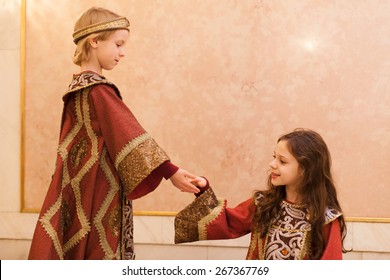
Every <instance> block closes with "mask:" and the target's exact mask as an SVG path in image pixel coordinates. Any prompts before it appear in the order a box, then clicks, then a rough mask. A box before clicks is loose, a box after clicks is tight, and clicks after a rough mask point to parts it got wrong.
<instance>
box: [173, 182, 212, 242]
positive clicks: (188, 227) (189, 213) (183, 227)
mask: <svg viewBox="0 0 390 280" xmlns="http://www.w3.org/2000/svg"><path fill="white" fill-rule="evenodd" d="M217 206H218V199H217V197H216V196H215V194H214V192H213V190H212V189H211V188H209V189H207V190H206V191H205V192H204V193H202V194H201V195H200V196H198V197H197V198H196V199H195V200H194V201H193V202H192V203H190V204H189V205H187V206H186V207H185V208H184V209H183V210H181V211H180V212H179V213H178V214H177V215H176V217H175V244H178V243H184V242H192V241H198V240H200V239H199V227H198V226H199V221H200V220H201V219H202V218H204V217H206V216H207V215H209V214H210V213H211V212H212V210H213V209H214V208H215V207H217Z"/></svg>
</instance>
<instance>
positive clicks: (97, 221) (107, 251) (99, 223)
mask: <svg viewBox="0 0 390 280" xmlns="http://www.w3.org/2000/svg"><path fill="white" fill-rule="evenodd" d="M106 154H107V149H106V148H105V147H104V148H103V151H102V157H101V159H100V167H101V168H102V170H103V173H104V175H105V177H106V179H107V181H108V184H109V185H110V189H109V191H108V193H107V195H106V197H105V198H104V201H103V203H102V205H101V207H100V209H99V211H97V213H96V216H95V217H94V219H93V224H94V226H95V227H96V230H97V232H98V235H99V244H100V247H101V248H102V250H103V252H104V257H103V259H105V260H110V259H119V255H118V250H116V253H114V252H113V250H112V248H111V247H110V244H109V242H108V240H107V236H106V231H105V228H104V226H103V219H104V215H105V214H106V213H107V210H108V208H109V206H110V204H111V202H112V201H113V200H114V198H115V195H116V194H117V193H118V191H119V184H118V183H117V181H116V180H115V177H114V175H113V174H112V172H111V170H110V167H109V166H108V164H107V162H106ZM118 247H120V246H118Z"/></svg>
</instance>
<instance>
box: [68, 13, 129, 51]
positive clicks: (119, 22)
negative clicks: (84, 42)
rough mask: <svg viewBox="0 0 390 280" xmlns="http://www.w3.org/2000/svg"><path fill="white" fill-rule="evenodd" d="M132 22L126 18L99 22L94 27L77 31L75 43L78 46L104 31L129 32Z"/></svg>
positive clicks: (74, 36) (74, 38)
mask: <svg viewBox="0 0 390 280" xmlns="http://www.w3.org/2000/svg"><path fill="white" fill-rule="evenodd" d="M129 26H130V22H129V20H128V19H127V18H125V17H120V18H116V19H113V20H110V21H106V22H99V23H95V24H92V25H89V26H87V27H84V28H81V29H79V30H76V31H75V32H74V33H73V42H74V43H75V44H77V42H78V41H79V40H80V39H82V38H84V37H86V36H88V35H90V34H92V33H97V32H102V31H109V30H115V29H126V30H129Z"/></svg>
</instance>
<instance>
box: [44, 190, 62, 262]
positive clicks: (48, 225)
mask: <svg viewBox="0 0 390 280" xmlns="http://www.w3.org/2000/svg"><path fill="white" fill-rule="evenodd" d="M61 201H62V195H61V194H60V196H59V197H58V198H57V200H56V202H55V203H54V204H53V205H52V206H51V207H50V208H49V210H47V211H46V213H45V214H44V215H43V216H42V217H41V218H40V219H39V222H40V223H41V226H42V227H43V229H44V230H45V232H46V233H47V234H48V235H49V237H50V239H51V240H52V241H53V245H54V249H55V250H56V252H57V255H58V258H59V259H60V260H63V259H64V252H63V251H62V246H61V245H62V244H61V242H60V240H59V238H58V233H57V232H56V230H55V229H54V228H53V226H52V224H51V223H50V220H51V218H52V217H53V216H54V215H55V214H56V213H57V212H58V210H59V209H60V208H61Z"/></svg>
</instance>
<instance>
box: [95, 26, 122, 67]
mask: <svg viewBox="0 0 390 280" xmlns="http://www.w3.org/2000/svg"><path fill="white" fill-rule="evenodd" d="M128 39H129V31H127V30H125V29H118V30H116V31H115V32H114V33H113V34H111V35H110V37H108V38H107V39H106V40H104V41H100V40H99V41H97V42H96V48H95V51H96V52H95V53H96V58H97V62H98V63H99V64H100V66H101V68H102V69H104V70H111V69H113V68H114V67H115V66H116V65H117V64H118V63H119V60H120V59H121V58H122V57H124V56H125V55H126V52H125V49H124V47H125V45H126V43H127V40H128Z"/></svg>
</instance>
